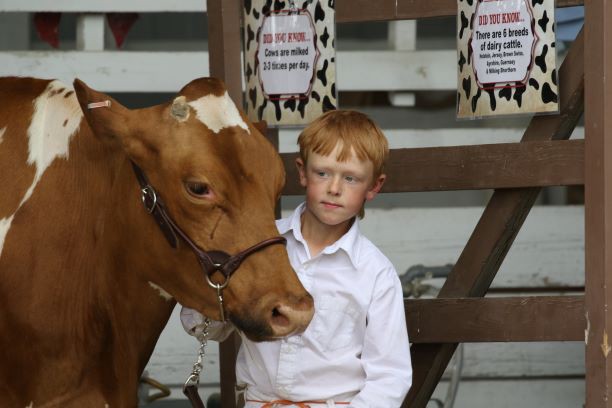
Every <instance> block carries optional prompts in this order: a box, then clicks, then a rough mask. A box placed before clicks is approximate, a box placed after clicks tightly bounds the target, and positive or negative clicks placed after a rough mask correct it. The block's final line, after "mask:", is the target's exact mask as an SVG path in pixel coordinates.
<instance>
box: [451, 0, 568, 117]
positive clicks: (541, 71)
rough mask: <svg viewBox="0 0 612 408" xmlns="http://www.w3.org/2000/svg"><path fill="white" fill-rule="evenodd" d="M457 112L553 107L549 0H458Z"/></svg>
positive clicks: (554, 71)
mask: <svg viewBox="0 0 612 408" xmlns="http://www.w3.org/2000/svg"><path fill="white" fill-rule="evenodd" d="M458 5H459V8H458V10H459V12H458V14H457V29H458V33H457V57H458V65H457V74H458V75H457V80H458V83H457V117H458V118H470V119H471V118H478V117H483V116H487V117H488V116H495V115H509V114H523V113H529V114H531V113H553V112H558V111H559V97H558V94H559V93H558V86H557V67H556V50H555V30H554V0H541V1H531V0H480V1H479V0H475V1H473V2H469V1H467V0H459V2H458Z"/></svg>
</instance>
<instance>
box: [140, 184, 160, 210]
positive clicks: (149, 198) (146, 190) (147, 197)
mask: <svg viewBox="0 0 612 408" xmlns="http://www.w3.org/2000/svg"><path fill="white" fill-rule="evenodd" d="M140 192H141V193H142V195H141V197H140V198H141V199H142V205H144V208H145V209H146V210H147V212H148V213H149V214H151V213H152V212H153V211H155V207H156V206H157V193H156V192H155V189H154V188H153V187H151V186H150V185H146V186H145V187H143V188H142V189H141V190H140Z"/></svg>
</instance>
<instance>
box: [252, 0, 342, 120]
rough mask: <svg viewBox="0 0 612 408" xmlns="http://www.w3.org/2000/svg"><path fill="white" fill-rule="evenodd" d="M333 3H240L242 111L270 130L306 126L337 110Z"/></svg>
mask: <svg viewBox="0 0 612 408" xmlns="http://www.w3.org/2000/svg"><path fill="white" fill-rule="evenodd" d="M333 4H334V2H329V1H326V0H301V1H289V0H287V1H274V2H273V1H270V0H251V1H245V2H244V17H245V25H244V44H245V53H244V58H245V61H244V69H245V79H246V81H245V82H246V86H247V92H246V111H247V114H248V116H249V118H250V119H251V120H253V121H259V120H262V119H263V120H265V121H266V122H267V123H268V125H271V126H281V125H303V124H308V123H310V122H311V121H312V120H314V119H315V118H317V117H318V116H320V115H321V114H323V113H324V112H326V111H328V110H332V109H336V106H337V98H336V50H335V10H334V5H333Z"/></svg>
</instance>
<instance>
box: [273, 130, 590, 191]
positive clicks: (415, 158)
mask: <svg viewBox="0 0 612 408" xmlns="http://www.w3.org/2000/svg"><path fill="white" fill-rule="evenodd" d="M281 156H282V157H283V161H284V163H285V169H286V171H287V184H286V186H285V189H284V190H283V194H284V195H301V194H304V190H303V188H302V186H300V184H299V182H298V180H299V178H298V174H297V170H296V167H295V159H296V158H297V153H285V154H282V155H281ZM385 172H386V173H387V174H388V177H387V181H386V182H385V186H384V188H383V190H382V192H384V193H391V192H407V191H449V190H479V189H487V188H490V189H493V188H518V187H532V186H537V187H544V186H563V185H580V184H583V183H584V141H583V140H570V141H555V142H553V141H543V142H530V143H499V144H487V145H475V146H452V147H427V148H415V149H393V150H391V152H390V157H389V161H388V163H387V166H386V170H385Z"/></svg>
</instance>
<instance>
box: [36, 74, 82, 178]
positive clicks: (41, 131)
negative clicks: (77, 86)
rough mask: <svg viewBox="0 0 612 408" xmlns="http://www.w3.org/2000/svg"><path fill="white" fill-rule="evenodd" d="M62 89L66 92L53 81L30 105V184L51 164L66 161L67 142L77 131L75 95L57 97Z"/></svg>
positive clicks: (77, 119)
mask: <svg viewBox="0 0 612 408" xmlns="http://www.w3.org/2000/svg"><path fill="white" fill-rule="evenodd" d="M62 88H64V89H65V90H69V89H70V88H68V87H67V86H66V85H64V84H63V83H61V82H60V81H53V82H51V83H49V85H48V86H47V89H45V91H44V92H43V93H42V95H40V96H39V97H38V98H36V100H35V101H34V113H33V114H32V120H31V122H30V127H29V128H28V138H29V157H28V164H34V165H36V176H35V177H34V184H36V183H38V181H39V180H40V178H41V177H42V175H43V173H44V172H45V170H46V169H47V167H49V166H50V165H51V163H52V162H53V160H55V159H56V158H60V157H61V158H68V146H69V144H70V139H71V138H72V136H73V135H74V134H75V133H76V132H77V131H78V130H79V125H80V124H81V119H82V118H83V112H82V111H81V107H80V105H79V102H78V100H77V98H76V96H75V94H74V93H73V94H72V95H70V96H69V97H68V98H65V97H64V92H62V93H61V94H60V93H58V92H59V90H60V89H62ZM51 101H52V102H53V103H50V102H51Z"/></svg>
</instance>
